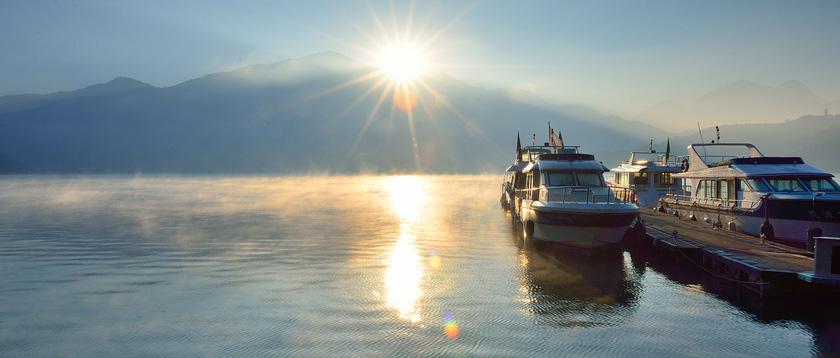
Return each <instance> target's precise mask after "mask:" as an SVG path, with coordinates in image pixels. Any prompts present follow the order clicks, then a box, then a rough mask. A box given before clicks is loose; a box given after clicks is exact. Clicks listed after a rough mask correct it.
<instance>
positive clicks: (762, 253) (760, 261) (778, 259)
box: [631, 209, 840, 299]
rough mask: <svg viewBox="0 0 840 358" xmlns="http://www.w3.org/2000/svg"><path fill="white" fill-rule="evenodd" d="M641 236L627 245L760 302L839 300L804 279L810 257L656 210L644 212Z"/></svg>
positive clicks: (830, 290) (830, 289)
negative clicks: (798, 297) (791, 298)
mask: <svg viewBox="0 0 840 358" xmlns="http://www.w3.org/2000/svg"><path fill="white" fill-rule="evenodd" d="M641 219H642V221H643V222H644V231H641V230H634V233H635V234H634V235H631V236H632V239H631V241H632V242H631V245H636V246H637V247H640V246H641V247H642V248H643V249H650V250H653V251H655V252H658V253H659V254H661V255H665V256H666V257H673V258H674V262H675V263H677V264H680V265H686V264H687V265H694V266H696V267H697V268H698V269H701V270H703V271H704V272H705V273H707V274H709V275H712V276H715V277H716V278H719V279H721V280H724V281H727V282H730V283H731V284H732V285H734V286H737V287H738V288H739V289H743V290H746V291H748V292H752V293H754V294H756V295H758V297H760V298H762V299H763V298H770V297H783V296H787V295H792V294H796V295H800V294H809V293H810V294H814V295H816V296H821V297H826V296H827V295H828V296H832V297H840V296H838V295H837V294H838V292H840V290H839V289H838V287H837V286H834V285H824V284H817V283H813V282H808V281H806V280H804V279H802V278H801V277H800V276H801V275H799V274H800V273H802V272H812V271H813V269H814V259H813V253H811V252H808V251H806V250H804V249H800V248H795V247H790V246H786V245H782V244H779V243H774V242H763V241H762V240H761V239H760V238H757V237H754V236H750V235H746V234H743V233H738V232H734V231H729V230H726V229H721V228H714V227H713V226H712V225H711V224H707V223H703V222H697V221H688V220H686V219H684V218H679V217H676V216H674V215H670V214H667V213H660V212H658V211H656V210H651V209H647V210H643V211H642V214H641Z"/></svg>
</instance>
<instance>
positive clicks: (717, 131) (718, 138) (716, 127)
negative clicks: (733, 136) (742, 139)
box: [715, 126, 720, 143]
mask: <svg viewBox="0 0 840 358" xmlns="http://www.w3.org/2000/svg"><path fill="white" fill-rule="evenodd" d="M715 133H716V134H717V141H718V143H720V127H718V126H715Z"/></svg>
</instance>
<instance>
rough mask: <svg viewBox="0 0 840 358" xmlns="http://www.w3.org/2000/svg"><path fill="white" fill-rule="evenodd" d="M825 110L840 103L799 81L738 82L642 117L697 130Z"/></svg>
mask: <svg viewBox="0 0 840 358" xmlns="http://www.w3.org/2000/svg"><path fill="white" fill-rule="evenodd" d="M825 109H828V110H829V111H832V112H837V111H838V110H840V102H838V101H831V100H827V99H825V98H822V97H820V96H818V95H816V94H815V93H814V92H813V91H811V89H809V88H808V87H807V86H805V85H804V84H803V83H802V82H799V81H786V82H784V83H782V84H780V85H778V86H765V85H761V84H757V83H754V82H750V81H744V80H742V81H737V82H734V83H732V84H729V85H727V86H724V87H722V88H719V89H716V90H714V91H712V92H709V93H707V94H705V95H703V96H701V97H700V98H698V99H697V100H696V101H694V102H692V103H689V104H680V103H676V102H670V101H669V102H662V103H659V104H657V105H655V106H652V107H651V108H649V109H648V110H646V111H645V112H644V113H642V114H641V115H640V117H641V118H642V119H643V120H646V121H647V122H648V123H651V124H654V125H656V126H659V127H660V128H664V129H667V130H671V131H680V130H693V129H695V130H696V125H697V122H700V124H701V125H713V124H750V123H781V122H784V121H788V120H792V119H795V118H798V117H800V116H802V115H808V114H822V113H823V111H824V110H825Z"/></svg>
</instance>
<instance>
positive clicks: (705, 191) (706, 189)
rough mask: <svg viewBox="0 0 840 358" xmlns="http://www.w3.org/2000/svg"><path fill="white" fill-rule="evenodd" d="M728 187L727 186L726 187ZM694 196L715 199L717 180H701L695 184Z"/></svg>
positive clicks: (716, 195)
mask: <svg viewBox="0 0 840 358" xmlns="http://www.w3.org/2000/svg"><path fill="white" fill-rule="evenodd" d="M728 188H729V187H727V189H728ZM696 193H697V194H696V195H695V196H696V197H698V198H706V199H717V198H719V196H718V181H717V180H701V181H700V184H698V185H697V191H696Z"/></svg>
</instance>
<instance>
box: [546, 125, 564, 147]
mask: <svg viewBox="0 0 840 358" xmlns="http://www.w3.org/2000/svg"><path fill="white" fill-rule="evenodd" d="M548 140H549V141H550V142H551V145H554V146H557V147H562V146H563V134H562V133H560V131H557V132H555V131H554V128H551V127H549V129H548Z"/></svg>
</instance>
